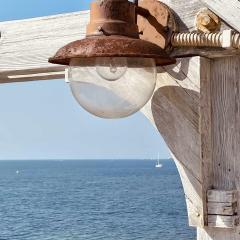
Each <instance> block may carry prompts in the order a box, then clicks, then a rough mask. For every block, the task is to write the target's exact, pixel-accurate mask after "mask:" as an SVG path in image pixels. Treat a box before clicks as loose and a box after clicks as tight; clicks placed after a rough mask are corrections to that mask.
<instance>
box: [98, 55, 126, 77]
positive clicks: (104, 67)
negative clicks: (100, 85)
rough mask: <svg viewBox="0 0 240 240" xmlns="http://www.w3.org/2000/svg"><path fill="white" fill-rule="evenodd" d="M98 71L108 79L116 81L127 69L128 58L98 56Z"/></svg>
mask: <svg viewBox="0 0 240 240" xmlns="http://www.w3.org/2000/svg"><path fill="white" fill-rule="evenodd" d="M96 71H97V73H98V74H99V75H100V76H101V77H102V78H104V79H106V80H108V81H116V80H118V79H119V78H121V77H122V76H123V75H124V74H125V73H126V71H127V59H126V58H109V57H103V58H97V59H96Z"/></svg>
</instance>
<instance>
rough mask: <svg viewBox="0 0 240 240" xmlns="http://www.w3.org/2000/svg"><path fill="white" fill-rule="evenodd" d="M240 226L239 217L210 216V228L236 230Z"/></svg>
mask: <svg viewBox="0 0 240 240" xmlns="http://www.w3.org/2000/svg"><path fill="white" fill-rule="evenodd" d="M238 225H239V216H221V215H209V216H208V227H212V228H225V229H226V228H230V229H234V228H235V227H236V226H238ZM212 231H218V230H217V229H212ZM227 239H230V238H227Z"/></svg>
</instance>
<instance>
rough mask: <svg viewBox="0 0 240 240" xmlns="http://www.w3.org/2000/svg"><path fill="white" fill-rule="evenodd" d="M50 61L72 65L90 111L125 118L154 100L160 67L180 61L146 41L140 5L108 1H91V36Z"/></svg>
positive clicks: (73, 81) (76, 90)
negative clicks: (140, 24)
mask: <svg viewBox="0 0 240 240" xmlns="http://www.w3.org/2000/svg"><path fill="white" fill-rule="evenodd" d="M49 62H50V63H54V64H61V65H67V66H69V69H68V75H69V76H68V78H69V81H70V87H71V90H72V93H73V95H74V97H75V98H76V100H77V101H78V103H79V104H80V105H81V106H82V107H83V108H84V109H86V110H87V111H88V112H90V113H92V114H94V115H96V116H98V117H101V118H122V117H127V116H129V115H131V114H133V113H135V112H137V111H139V110H140V109H141V108H142V107H143V106H144V105H145V104H146V103H147V102H148V101H149V99H150V98H151V96H152V94H153V92H154V89H155V84H156V75H157V73H156V66H161V65H169V64H172V63H174V62H175V59H172V58H170V57H169V56H168V55H167V54H166V52H165V51H164V50H163V49H162V48H161V47H159V46H158V45H155V44H153V43H151V42H148V41H144V40H140V38H139V33H138V26H137V24H136V5H135V4H133V3H131V2H128V1H127V0H102V1H95V2H93V3H92V4H91V20H90V24H89V25H88V26H87V36H86V38H85V39H82V40H78V41H75V42H72V43H70V44H68V45H66V46H64V47H63V48H61V49H59V50H58V52H57V53H56V55H55V56H54V57H53V58H50V59H49Z"/></svg>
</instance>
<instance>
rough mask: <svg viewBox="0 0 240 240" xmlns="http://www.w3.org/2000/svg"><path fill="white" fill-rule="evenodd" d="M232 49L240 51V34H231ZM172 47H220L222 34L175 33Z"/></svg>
mask: <svg viewBox="0 0 240 240" xmlns="http://www.w3.org/2000/svg"><path fill="white" fill-rule="evenodd" d="M231 39H232V40H231V43H232V47H234V48H238V49H240V34H239V33H232V36H231ZM171 43H172V46H173V47H222V45H223V33H222V32H219V33H195V32H193V33H175V34H173V36H172V39H171Z"/></svg>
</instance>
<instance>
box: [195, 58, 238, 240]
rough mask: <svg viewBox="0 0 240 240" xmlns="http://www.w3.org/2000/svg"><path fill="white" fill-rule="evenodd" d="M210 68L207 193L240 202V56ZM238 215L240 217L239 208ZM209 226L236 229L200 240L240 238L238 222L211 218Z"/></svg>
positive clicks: (209, 230)
mask: <svg viewBox="0 0 240 240" xmlns="http://www.w3.org/2000/svg"><path fill="white" fill-rule="evenodd" d="M210 69H211V71H210V72H211V73H210V74H211V77H210V79H209V82H208V84H206V85H205V87H204V85H203V89H201V92H204V91H205V93H206V94H207V95H209V96H210V101H209V99H207V98H205V100H206V102H208V103H209V104H205V107H204V108H202V110H201V114H202V115H203V116H204V118H208V119H209V121H210V123H208V125H209V126H210V127H209V128H208V129H207V131H205V134H202V135H201V138H202V141H206V142H209V144H210V145H209V146H210V148H209V147H208V148H206V147H204V148H202V155H203V162H204V159H205V158H204V156H205V155H207V156H209V157H208V158H206V161H207V162H208V163H207V165H208V167H207V168H203V178H204V179H207V181H206V182H205V184H204V185H203V187H204V188H205V189H203V190H204V191H208V201H210V202H217V201H218V202H233V201H236V200H237V201H238V202H239V195H238V194H237V191H239V190H240V186H239V170H240V165H239V146H240V134H239V131H238V129H239V127H240V126H239V125H240V104H239V100H240V91H239V90H240V78H239V76H240V57H228V58H220V59H214V60H211V64H210ZM207 116H208V117H207ZM203 130H204V129H203ZM203 133H204V132H203ZM205 145H206V144H205ZM209 161H210V164H209ZM209 173H210V174H209ZM238 205H239V204H238ZM237 215H238V216H239V206H238V209H237ZM238 216H234V218H235V217H236V218H238ZM223 217H224V218H223ZM237 221H238V219H237ZM232 222H233V223H234V224H231V223H232ZM208 223H209V226H212V227H221V228H223V227H226V228H227V227H233V226H235V228H234V229H232V230H226V231H222V230H219V229H214V228H204V229H199V234H198V236H199V239H201V240H202V239H204V240H205V239H206V240H207V239H209V240H219V239H230V240H232V239H240V236H239V226H237V227H236V225H238V224H237V223H236V222H235V220H234V221H232V220H231V219H230V218H226V216H221V215H215V216H213V215H208ZM214 224H215V225H216V226H215V225H214ZM221 224H222V225H221ZM224 224H225V225H224ZM204 232H205V233H204ZM220 233H222V234H220ZM223 236H224V237H225V238H223Z"/></svg>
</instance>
